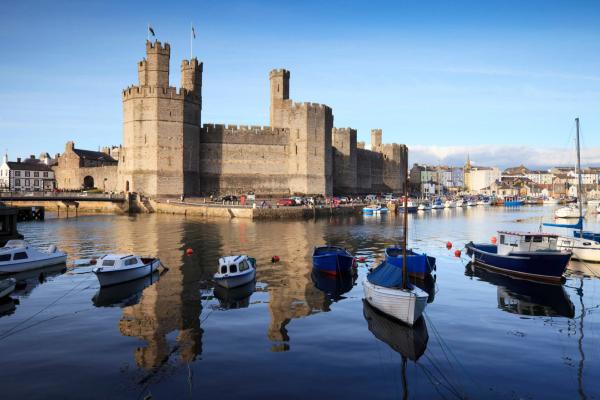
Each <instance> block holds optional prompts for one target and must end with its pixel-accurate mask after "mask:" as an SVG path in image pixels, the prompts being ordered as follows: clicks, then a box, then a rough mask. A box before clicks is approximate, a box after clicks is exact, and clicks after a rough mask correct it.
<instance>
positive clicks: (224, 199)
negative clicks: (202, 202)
mask: <svg viewBox="0 0 600 400" xmlns="http://www.w3.org/2000/svg"><path fill="white" fill-rule="evenodd" d="M237 200H238V198H237V196H234V195H232V194H228V195H227V196H223V198H222V199H221V201H237Z"/></svg>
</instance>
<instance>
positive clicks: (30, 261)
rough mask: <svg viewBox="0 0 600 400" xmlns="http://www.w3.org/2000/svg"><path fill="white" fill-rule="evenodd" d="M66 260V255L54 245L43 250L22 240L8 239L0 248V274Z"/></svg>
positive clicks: (27, 269) (42, 266) (36, 267)
mask: <svg viewBox="0 0 600 400" xmlns="http://www.w3.org/2000/svg"><path fill="white" fill-rule="evenodd" d="M66 261H67V255H66V254H65V253H63V252H62V251H58V249H57V248H56V246H54V245H52V246H50V247H49V249H48V252H45V251H40V250H37V249H35V248H34V247H31V246H30V245H29V244H28V243H27V242H26V241H24V240H9V241H8V242H6V245H5V246H4V247H1V248H0V274H12V273H15V272H23V271H29V270H32V269H38V268H44V267H48V266H50V265H56V264H63V263H65V262H66Z"/></svg>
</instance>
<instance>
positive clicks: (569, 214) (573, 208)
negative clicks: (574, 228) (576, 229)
mask: <svg viewBox="0 0 600 400" xmlns="http://www.w3.org/2000/svg"><path fill="white" fill-rule="evenodd" d="M580 215H585V209H584V210H583V211H582V212H581V213H580V212H579V206H577V205H576V204H568V205H566V206H564V207H560V208H559V209H557V210H556V211H554V216H555V217H556V218H579V217H580Z"/></svg>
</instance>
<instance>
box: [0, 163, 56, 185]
mask: <svg viewBox="0 0 600 400" xmlns="http://www.w3.org/2000/svg"><path fill="white" fill-rule="evenodd" d="M55 187H56V185H55V180H54V171H52V168H50V167H49V166H48V165H46V164H45V163H41V162H39V163H37V162H36V163H34V162H21V159H20V158H17V161H8V156H6V155H5V156H4V162H3V163H2V166H0V190H3V191H14V192H21V191H22V192H30V191H31V192H33V191H36V192H37V191H51V190H54V188H55Z"/></svg>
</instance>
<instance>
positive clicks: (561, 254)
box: [466, 231, 572, 282]
mask: <svg viewBox="0 0 600 400" xmlns="http://www.w3.org/2000/svg"><path fill="white" fill-rule="evenodd" d="M498 236H499V238H500V240H499V244H498V245H495V244H475V243H473V242H470V243H468V244H467V245H466V248H467V254H468V255H469V256H471V260H472V261H473V262H475V263H477V264H479V265H480V266H482V267H486V268H489V269H492V270H495V271H498V272H502V273H506V274H509V275H514V276H518V277H521V278H528V279H536V280H540V281H546V282H561V281H562V280H563V279H564V278H563V273H564V272H565V269H566V268H567V264H568V263H569V260H570V259H571V255H572V253H571V252H567V251H560V250H558V247H557V240H558V235H555V234H551V233H524V232H504V231H499V232H498Z"/></svg>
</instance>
